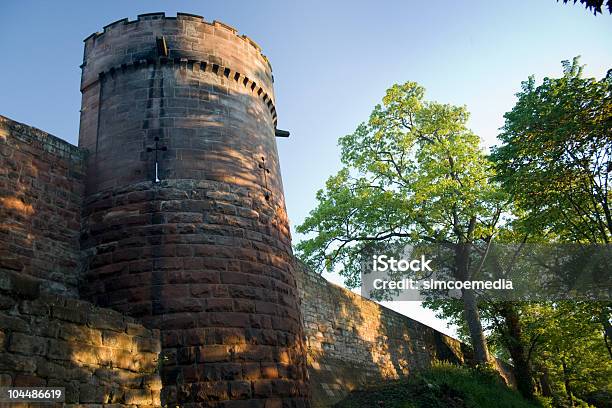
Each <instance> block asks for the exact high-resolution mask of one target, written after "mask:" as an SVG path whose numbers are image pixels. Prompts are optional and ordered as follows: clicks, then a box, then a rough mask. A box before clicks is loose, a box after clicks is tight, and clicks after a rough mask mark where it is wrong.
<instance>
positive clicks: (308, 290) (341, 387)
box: [298, 266, 469, 407]
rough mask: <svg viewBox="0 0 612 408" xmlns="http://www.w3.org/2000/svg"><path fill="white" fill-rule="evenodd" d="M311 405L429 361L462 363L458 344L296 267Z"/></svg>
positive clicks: (321, 404) (332, 400) (405, 373)
mask: <svg viewBox="0 0 612 408" xmlns="http://www.w3.org/2000/svg"><path fill="white" fill-rule="evenodd" d="M299 271H300V273H299V277H300V278H299V279H298V282H299V287H300V296H301V299H302V303H301V305H302V314H303V316H304V330H305V336H306V346H307V355H308V372H309V374H310V380H311V381H310V384H311V387H312V398H313V407H329V406H331V405H332V404H333V403H335V402H337V401H339V400H341V399H342V398H343V397H344V396H346V395H347V393H348V392H349V391H351V390H353V389H356V388H361V387H364V386H367V385H373V384H377V383H379V382H380V381H381V380H383V379H398V378H400V377H404V376H408V375H410V374H411V373H413V372H414V371H415V370H418V369H421V368H426V367H429V366H430V365H431V363H432V361H434V360H446V361H449V362H453V363H456V364H462V363H463V362H464V355H465V354H466V353H468V352H469V351H468V350H467V348H466V347H465V345H463V344H462V343H461V342H459V341H458V340H456V339H453V338H451V337H448V336H446V335H444V334H442V333H440V332H438V331H436V330H434V329H432V328H431V327H429V326H426V325H424V324H422V323H419V322H417V321H415V320H412V319H410V318H408V317H406V316H403V315H401V314H399V313H396V312H394V311H392V310H390V309H387V308H385V307H383V306H381V305H379V304H377V303H375V302H372V301H371V300H368V299H366V298H363V297H361V296H359V295H357V294H355V293H353V292H351V291H349V290H347V289H344V288H342V287H340V286H336V285H334V284H332V283H329V282H327V281H326V280H325V279H324V278H323V277H322V276H320V275H319V274H317V273H315V272H313V271H310V270H309V269H307V268H306V267H304V266H302V267H300V268H299Z"/></svg>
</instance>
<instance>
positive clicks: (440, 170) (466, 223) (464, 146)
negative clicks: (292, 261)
mask: <svg viewBox="0 0 612 408" xmlns="http://www.w3.org/2000/svg"><path fill="white" fill-rule="evenodd" d="M423 96H424V89H423V88H422V87H421V86H419V85H418V84H416V83H414V82H407V83H405V84H403V85H394V86H392V87H391V88H390V89H388V90H387V92H386V95H385V97H384V98H383V103H382V104H381V105H377V106H376V107H375V108H374V110H373V112H372V114H371V115H370V119H369V121H367V122H365V123H362V124H360V125H359V126H358V127H357V129H356V130H355V132H354V133H352V134H350V135H347V136H344V137H342V138H340V141H339V144H340V147H341V152H342V153H341V160H342V163H343V165H344V168H343V169H342V170H341V171H340V172H339V173H338V174H337V175H335V176H333V177H331V178H330V179H329V180H328V181H327V183H326V188H325V190H320V191H319V192H318V193H317V200H318V205H317V207H316V208H315V209H314V210H313V211H311V213H310V215H309V216H308V217H307V218H306V220H305V221H304V223H303V224H302V225H300V226H298V227H297V230H298V232H301V233H304V234H309V236H310V238H308V239H306V240H303V241H302V242H300V243H299V244H298V245H297V250H298V254H299V256H300V257H301V258H302V260H303V261H304V262H306V263H307V264H308V265H309V266H311V267H312V268H314V269H315V270H317V269H319V270H320V269H321V268H322V267H323V266H324V265H325V266H327V268H328V269H332V268H334V267H335V266H337V265H339V266H341V270H340V273H341V274H343V275H344V277H345V278H346V283H347V285H349V286H353V287H354V286H357V285H358V284H359V278H360V276H359V273H360V264H359V262H360V260H361V256H362V254H363V253H364V252H367V249H368V246H370V245H371V243H373V242H393V241H398V240H409V241H411V242H414V243H421V242H427V243H440V244H450V245H453V247H454V248H455V249H454V251H455V269H454V275H455V277H456V278H457V279H460V280H469V276H468V273H469V272H468V271H469V262H470V257H471V251H472V248H473V246H472V245H473V244H474V243H477V242H483V241H485V242H486V241H489V240H490V239H491V237H492V236H493V235H494V234H495V231H496V228H497V226H498V224H499V223H500V218H501V215H502V212H503V208H504V205H505V196H504V195H503V194H502V193H501V192H500V190H499V189H498V188H496V185H495V183H492V182H491V179H492V177H493V171H492V168H491V166H490V163H489V162H488V160H487V158H486V156H485V154H484V153H483V151H482V150H481V148H480V146H479V143H480V139H479V137H478V136H476V135H475V134H473V133H472V132H471V131H470V130H469V129H467V127H466V122H467V119H468V112H467V110H466V109H465V107H456V106H452V105H448V104H440V103H436V102H429V101H425V100H424V99H423ZM463 316H464V318H465V322H466V325H467V327H468V329H469V335H470V340H471V344H472V346H473V348H474V352H475V358H476V360H477V361H480V362H488V361H489V353H488V348H487V343H486V338H485V335H484V333H483V330H482V325H481V321H480V316H479V311H478V305H477V303H476V298H475V295H474V293H473V292H472V291H470V290H465V291H464V292H463Z"/></svg>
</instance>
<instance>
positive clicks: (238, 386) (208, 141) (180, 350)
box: [79, 13, 308, 407]
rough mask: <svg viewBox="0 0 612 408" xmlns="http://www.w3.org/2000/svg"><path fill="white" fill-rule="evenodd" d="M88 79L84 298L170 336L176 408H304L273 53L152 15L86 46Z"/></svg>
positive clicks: (230, 33) (167, 350)
mask: <svg viewBox="0 0 612 408" xmlns="http://www.w3.org/2000/svg"><path fill="white" fill-rule="evenodd" d="M82 69H83V75H82V81H81V91H82V94H83V101H82V111H81V128H80V136H79V146H80V147H82V148H85V149H87V150H88V159H87V168H88V170H87V179H86V198H85V205H84V213H83V234H82V248H83V249H84V250H85V253H86V254H87V263H88V270H87V272H86V274H85V277H84V279H83V281H82V283H81V292H82V293H83V294H85V295H86V296H87V297H88V298H90V299H92V300H93V301H94V302H95V303H97V304H99V305H101V306H105V307H111V308H114V309H116V310H119V311H121V312H123V313H127V314H129V315H132V316H135V317H138V318H140V319H141V320H142V321H143V322H144V323H145V324H146V325H148V326H149V327H152V328H159V329H161V337H162V348H163V354H164V365H163V367H162V371H161V375H162V382H163V391H162V398H163V400H164V401H165V403H167V404H175V403H179V404H185V403H201V404H206V406H219V407H221V406H223V407H225V406H228V407H229V406H230V405H226V404H227V401H234V400H241V401H244V403H245V404H247V403H248V404H249V405H248V406H253V407H264V406H265V407H268V406H278V407H281V406H283V407H285V406H286V407H303V406H307V404H308V402H307V398H306V397H307V384H306V377H307V374H306V367H305V361H304V355H305V353H304V348H303V344H302V326H301V317H300V308H299V304H298V296H297V290H296V277H295V274H294V272H295V271H294V264H293V258H292V252H291V237H290V233H289V226H288V219H287V215H286V210H285V203H284V197H283V188H282V182H281V175H280V168H279V163H278V154H277V149H276V141H275V136H274V135H275V128H276V108H275V107H274V94H273V87H272V84H273V80H272V72H271V68H270V64H269V63H268V60H267V59H266V58H265V57H264V56H263V54H261V50H260V48H259V47H258V46H257V45H256V44H255V43H254V42H253V41H252V40H249V39H248V38H247V37H244V36H238V35H237V34H236V30H234V29H233V28H231V27H229V26H227V25H225V24H222V23H219V22H213V23H206V22H204V21H203V19H202V18H201V17H199V16H193V15H188V14H178V15H177V17H165V15H164V14H163V13H154V14H145V15H141V16H139V17H138V20H136V21H133V22H129V21H128V20H126V19H124V20H119V21H117V22H115V23H112V24H110V25H108V26H106V27H105V28H104V32H102V33H96V34H93V35H91V36H90V37H88V38H87V39H86V40H85V54H84V61H83V66H82ZM247 401H248V402H247ZM231 406H234V405H231ZM236 406H238V405H236ZM240 406H242V405H240ZM245 406H247V405H245Z"/></svg>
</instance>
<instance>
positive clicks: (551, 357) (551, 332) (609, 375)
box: [521, 301, 612, 396]
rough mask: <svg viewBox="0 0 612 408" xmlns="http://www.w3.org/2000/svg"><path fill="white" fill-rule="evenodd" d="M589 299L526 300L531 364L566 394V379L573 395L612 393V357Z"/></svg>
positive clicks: (524, 308)
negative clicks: (579, 300)
mask: <svg viewBox="0 0 612 408" xmlns="http://www.w3.org/2000/svg"><path fill="white" fill-rule="evenodd" d="M598 306H599V307H601V304H597V303H595V304H594V303H591V302H569V301H566V302H556V303H552V302H550V303H544V302H540V303H526V304H522V305H521V309H522V310H521V313H522V323H523V330H524V333H525V338H526V340H527V341H528V343H529V344H528V347H529V349H530V350H531V351H532V364H533V365H534V367H538V368H539V371H542V369H546V371H547V373H548V375H549V377H550V378H549V380H550V382H551V385H552V387H553V391H554V392H555V394H557V395H566V389H565V387H566V385H565V384H566V380H567V384H569V385H570V388H571V391H572V393H573V394H574V395H578V396H587V395H590V394H592V393H594V392H607V393H608V394H610V395H612V381H611V380H610V379H612V359H611V358H610V356H609V354H608V351H607V349H606V347H605V344H604V341H603V329H602V326H601V324H600V322H599V320H598V319H597V313H594V311H595V308H597V307H598Z"/></svg>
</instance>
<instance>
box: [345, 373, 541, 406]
mask: <svg viewBox="0 0 612 408" xmlns="http://www.w3.org/2000/svg"><path fill="white" fill-rule="evenodd" d="M381 402H382V404H381ZM539 406H541V405H538V404H537V403H533V402H528V401H526V400H524V399H523V398H522V397H521V396H520V395H519V394H518V393H517V392H516V391H513V390H511V389H509V388H508V387H507V386H506V385H505V384H503V383H502V381H501V379H500V378H499V376H497V375H496V373H491V372H490V370H481V369H470V368H465V367H457V366H453V365H450V364H445V363H437V364H435V365H434V366H433V367H432V368H431V369H430V370H426V371H423V372H420V373H415V374H414V375H413V376H412V377H411V378H410V379H408V380H401V381H394V382H389V383H387V384H384V385H381V386H378V387H375V388H371V389H367V390H365V391H356V392H353V393H352V394H350V395H349V396H348V397H347V398H346V399H344V400H343V401H342V402H340V403H338V404H337V405H336V407H337V408H357V407H360V408H361V407H368V408H370V407H384V408H480V407H496V408H535V407H539Z"/></svg>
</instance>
